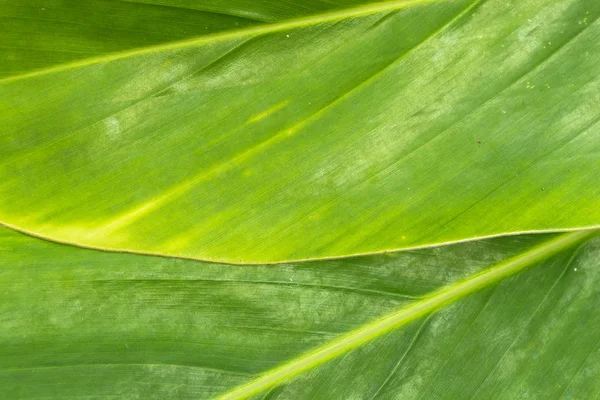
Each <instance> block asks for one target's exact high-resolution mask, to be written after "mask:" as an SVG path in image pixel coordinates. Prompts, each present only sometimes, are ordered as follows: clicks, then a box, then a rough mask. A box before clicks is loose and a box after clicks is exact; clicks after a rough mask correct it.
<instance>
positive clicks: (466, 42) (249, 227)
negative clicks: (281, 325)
mask: <svg viewBox="0 0 600 400" xmlns="http://www.w3.org/2000/svg"><path fill="white" fill-rule="evenodd" d="M79 3H80V2H77V5H75V3H73V2H69V1H63V2H57V1H55V2H54V3H53V2H52V1H50V2H48V4H55V5H61V6H64V7H65V8H68V9H69V12H68V13H64V14H61V15H62V16H61V17H60V18H63V19H66V20H67V21H70V23H67V22H65V21H63V20H61V19H57V18H59V17H58V15H56V14H54V15H51V14H50V11H51V7H50V6H49V7H48V8H47V9H46V10H41V9H40V10H34V9H35V8H36V7H38V6H40V8H46V7H44V6H42V5H41V3H38V2H35V1H33V0H28V1H27V2H23V3H22V5H18V6H15V5H8V4H7V3H4V2H3V3H0V12H1V13H2V14H3V15H6V17H4V18H5V19H6V20H8V21H10V24H16V25H14V26H17V27H19V28H18V29H24V30H25V29H26V30H28V32H30V33H31V34H27V35H25V34H23V35H17V34H16V33H15V34H13V33H10V32H8V33H7V32H4V33H2V35H4V36H3V38H4V39H3V40H5V41H6V43H7V46H13V47H18V48H20V49H21V50H22V52H21V53H19V54H21V55H19V54H16V53H15V56H14V57H15V60H14V62H13V63H12V64H10V63H8V64H7V67H6V68H4V69H3V71H4V73H5V75H10V76H9V77H7V78H5V79H4V80H2V81H0V129H1V130H0V221H2V222H3V223H5V224H7V225H9V226H12V227H14V228H17V229H21V230H24V231H27V232H30V233H32V234H36V235H39V236H43V237H48V238H51V239H53V240H55V241H62V242H68V243H73V244H77V245H81V246H88V247H96V248H104V249H116V250H125V251H133V252H146V253H153V254H163V255H169V256H179V257H187V258H196V259H205V260H213V261H225V262H230V263H265V262H281V261H289V260H303V259H319V258H331V257H341V256H348V255H354V254H364V253H377V252H383V251H386V250H394V249H405V248H414V247H417V246H426V245H435V244H440V243H448V242H454V241H463V240H471V239H475V238H481V237H486V236H492V235H503V234H508V233H518V232H532V231H546V230H571V229H576V228H582V227H592V226H598V225H600V180H599V177H600V164H599V163H598V159H599V154H600V122H599V118H600V81H599V79H600V67H599V66H600V58H599V57H600V40H598V38H599V37H600V24H599V23H598V22H597V18H598V16H599V15H600V3H599V2H598V1H596V0H559V1H556V0H528V1H519V2H509V1H506V0H502V1H500V0H485V1H484V0H479V1H467V0H445V1H411V2H406V1H402V2H399V1H391V2H384V3H366V2H356V3H354V2H353V3H352V4H351V3H350V2H347V3H340V2H338V3H339V4H338V5H333V4H330V5H327V4H326V2H317V1H313V2H306V3H304V2H294V1H287V2H283V1H281V2H266V1H265V2H234V1H226V2H221V1H219V2H210V1H202V2H192V1H188V2H184V1H181V2H177V4H175V2H170V1H167V0H164V1H162V2H160V3H161V4H160V5H157V4H158V3H159V2H158V1H156V2H154V3H156V4H137V3H133V2H109V1H104V2H98V3H97V4H98V6H97V7H98V14H95V16H93V15H92V14H93V13H91V12H90V10H89V8H90V7H95V6H93V5H92V2H89V3H87V5H82V4H79ZM84 3H85V2H84ZM242 3H244V4H242ZM245 3H252V4H250V5H247V4H246V5H245ZM93 4H96V2H94V3H93ZM268 4H270V5H271V6H272V7H271V8H269V7H267V5H268ZM170 6H173V7H170ZM188 7H191V8H194V9H196V11H193V10H188V9H187V8H188ZM59 9H60V8H59ZM119 10H122V11H123V12H122V13H120V12H119V13H117V11H119ZM257 10H261V12H258V11H257ZM34 11H35V12H34ZM138 12H139V14H137V13H138ZM43 13H47V14H43ZM111 13H112V14H114V15H118V16H119V17H118V18H117V17H115V20H114V21H115V22H114V26H115V30H114V31H111V32H110V33H109V34H108V35H107V36H106V39H102V40H101V39H98V37H99V35H97V30H98V29H100V28H99V27H98V26H99V25H98V24H100V22H99V21H104V22H103V23H107V22H106V18H104V17H103V16H104V15H108V14H111ZM169 13H171V14H169ZM112 14H111V15H112ZM167 14H169V15H171V16H170V17H168V18H167V17H166V16H167ZM217 14H219V16H217ZM225 14H227V15H230V16H227V15H225ZM46 15H49V16H46ZM136 15H137V16H139V18H136ZM184 15H185V16H184ZM169 18H171V19H174V20H175V21H183V22H185V21H184V19H185V18H188V20H186V21H187V22H186V23H181V24H176V23H174V24H169V23H168V22H167V21H168V20H170V19H169ZM195 18H196V19H197V21H198V22H199V21H204V20H211V21H213V22H214V24H213V25H211V26H212V28H210V29H208V30H209V31H210V32H209V34H207V35H206V36H198V35H202V32H199V31H198V29H200V30H201V28H202V25H201V24H200V23H198V24H196V19H195ZM239 18H246V19H245V20H243V21H239ZM49 19H57V22H55V24H56V25H51V24H50V22H49ZM252 19H258V20H260V21H251V20H252ZM150 20H152V21H155V20H156V21H162V22H160V23H149V22H148V23H147V22H145V21H150ZM236 23H240V25H239V26H238V25H235V24H236ZM119 24H120V25H119ZM190 24H191V25H198V26H195V27H193V26H190ZM9 26H13V25H9ZM127 26H129V27H130V28H131V29H130V30H140V29H141V31H140V33H139V34H136V35H134V34H132V32H131V31H128V30H127V29H129V28H127ZM204 26H206V25H204ZM117 28H118V29H117ZM142 28H143V29H142ZM52 29H55V32H56V34H55V35H53V34H52V32H53V31H52ZM102 29H103V31H105V29H104V28H102ZM149 29H155V30H156V32H157V33H156V35H154V36H152V35H147V34H146V31H147V30H149ZM8 30H10V29H8ZM15 32H16V31H15ZM11 35H13V36H11ZM53 37H54V39H53ZM66 37H70V38H71V39H72V41H69V40H71V39H69V40H66V39H65V38H66ZM121 37H123V40H121V39H120V38H121ZM10 38H12V39H10ZM90 38H94V39H95V40H101V43H98V44H97V45H94V44H93V43H91V42H90V40H92V39H90ZM180 39H181V41H177V40H180ZM144 40H146V41H145V42H144ZM174 40H175V41H174ZM67 43H68V44H69V46H73V47H71V49H72V51H74V52H79V51H82V50H81V49H83V48H89V49H90V52H91V53H93V54H90V55H89V57H87V56H81V54H79V55H75V56H73V57H71V56H65V55H64V54H62V53H61V54H58V53H57V55H56V57H54V58H53V56H52V57H51V56H50V55H49V52H51V51H54V50H57V49H58V48H59V47H61V46H62V44H65V47H66V44H67ZM77 43H79V44H77ZM37 44H39V46H41V47H40V49H46V50H48V52H44V51H46V50H44V51H42V50H40V52H37V50H35V49H37V48H36V47H35V45H37ZM78 46H79V47H78ZM23 49H27V50H23ZM21 50H19V51H21ZM34 50H35V51H34ZM69 51H71V50H69ZM19 57H21V58H19ZM69 57H71V58H69ZM25 59H27V60H29V61H23V60H25ZM19 60H22V61H19ZM30 61H31V62H30ZM63 61H64V62H67V63H66V64H61V63H62V62H63ZM69 62H70V63H69ZM32 70H35V72H30V71H32ZM28 71H29V72H28Z"/></svg>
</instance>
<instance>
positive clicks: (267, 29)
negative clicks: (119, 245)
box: [0, 0, 454, 84]
mask: <svg viewBox="0 0 600 400" xmlns="http://www.w3.org/2000/svg"><path fill="white" fill-rule="evenodd" d="M452 1H454V0H393V1H383V2H377V3H372V4H367V5H363V6H359V7H354V8H348V9H345V10H339V11H331V12H327V13H322V14H316V15H311V16H308V17H301V18H294V19H289V20H285V21H281V22H275V23H271V24H264V25H258V26H253V27H248V28H241V29H237V30H231V31H226V32H222V33H215V34H209V35H203V36H197V37H193V38H188V39H183V40H179V41H174V42H168V43H161V44H157V45H153V46H146V47H141V48H135V49H130V50H125V51H121V52H115V53H110V54H105V55H102V56H98V57H89V58H84V59H81V60H77V61H74V62H69V63H64V64H59V65H55V66H52V67H49V68H43V69H39V70H36V71H31V72H27V73H24V74H20V75H15V76H9V77H7V78H3V79H0V84H3V83H9V82H14V81H19V80H22V79H27V78H33V77H37V76H43V75H47V74H51V73H55V72H61V71H66V70H70V69H75V68H80V67H85V66H89V65H94V64H100V63H104V62H109V61H115V60H119V59H123V58H128V57H134V56H139V55H144V54H151V53H157V52H161V51H168V50H176V49H181V48H186V47H191V46H197V45H202V44H208V43H213V42H219V41H224V40H230V39H237V38H242V37H245V36H258V35H264V34H268V33H275V32H282V31H286V30H291V29H295V28H302V27H307V26H311V25H317V24H322V23H327V22H334V21H339V20H343V19H350V18H355V17H360V16H366V15H371V14H377V13H380V12H386V11H394V10H399V9H402V8H407V7H410V6H414V5H419V4H428V3H441V2H452Z"/></svg>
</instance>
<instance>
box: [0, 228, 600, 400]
mask: <svg viewBox="0 0 600 400" xmlns="http://www.w3.org/2000/svg"><path fill="white" fill-rule="evenodd" d="M557 237H559V236H556V235H534V236H516V237H506V238H498V239H490V240H484V241H477V242H471V243H464V244H457V245H452V246H444V247H438V248H431V249H421V250H418V251H408V252H403V253H392V254H382V255H376V256H365V257H355V258H347V259H341V260H331V261H315V262H306V263H295V264H282V265H278V266H232V265H223V264H211V263H203V262H197V261H186V260H176V259H169V258H161V257H148V256H140V255H126V254H119V253H110V252H103V251H94V250H86V249H78V248H73V247H70V246H64V245H60V244H55V243H51V242H47V241H43V240H39V239H34V238H31V237H28V236H25V235H22V234H19V233H16V232H13V231H11V230H8V229H2V230H1V231H0V287H2V290H1V291H0V316H1V323H0V387H1V388H2V389H3V392H4V393H6V394H7V395H8V398H11V399H33V398H39V397H50V398H68V397H76V398H82V397H86V398H98V399H99V398H115V399H132V398H145V399H185V398H190V399H198V398H210V397H215V396H218V395H220V394H224V393H225V392H227V391H229V390H232V389H234V388H235V387H238V386H240V385H243V384H245V383H246V382H249V381H252V380H253V379H256V378H257V377H259V376H260V375H261V374H262V373H264V372H265V371H268V370H271V369H273V368H276V367H279V366H281V365H285V364H286V363H287V362H289V361H290V360H291V359H293V358H294V357H297V356H298V355H300V354H302V353H305V352H307V351H311V349H313V348H315V347H318V346H323V345H327V343H330V342H332V341H335V340H337V339H338V338H339V337H340V335H343V334H345V333H346V332H349V331H352V330H354V329H357V328H361V327H362V326H365V325H366V324H369V323H370V322H372V321H374V320H376V319H378V318H380V317H381V316H383V315H387V314H390V313H394V312H397V310H401V309H403V308H406V307H409V306H411V305H413V304H415V303H419V302H422V301H423V300H424V299H426V298H427V296H428V294H429V293H432V292H436V291H437V290H439V289H440V288H443V287H449V286H452V285H455V284H457V283H459V282H464V281H468V280H469V279H473V277H475V276H477V275H478V274H479V273H481V272H484V271H487V270H488V269H489V268H490V267H494V266H495V265H499V264H501V263H503V262H505V261H506V260H508V259H514V258H518V257H519V256H520V255H521V256H522V255H523V254H525V253H526V252H528V251H529V250H530V249H532V248H540V247H543V246H544V245H545V244H546V243H550V242H551V241H552V240H555V238H557ZM599 257H600V242H599V241H598V240H593V241H591V242H589V243H587V244H585V245H584V246H583V247H582V248H581V249H580V250H576V248H575V247H573V248H570V249H567V250H564V251H562V252H561V253H559V254H557V255H555V256H553V258H551V259H549V260H548V261H545V262H542V263H541V265H539V266H538V267H537V268H534V269H529V270H527V271H525V272H523V273H521V274H520V275H518V276H515V277H513V278H509V279H507V280H505V281H503V282H502V283H501V284H500V285H497V286H494V287H490V288H489V289H486V290H484V291H482V292H479V293H478V294H475V295H472V296H466V297H465V298H464V299H461V300H460V301H458V302H455V303H453V304H451V305H448V306H447V307H445V308H444V309H442V310H441V311H440V312H439V313H437V314H434V315H433V316H430V317H427V318H425V319H422V320H417V321H416V322H413V323H411V324H410V325H407V326H403V327H401V328H399V329H397V330H396V331H394V332H392V333H389V334H386V335H382V336H381V337H380V338H378V339H376V340H375V341H373V342H371V343H370V344H367V345H365V346H361V347H359V348H357V349H355V350H354V351H352V352H350V353H347V354H346V355H345V356H343V357H342V358H339V359H337V360H334V361H331V362H330V363H326V364H323V365H321V366H318V367H317V368H314V369H311V370H310V371H307V372H306V373H305V375H301V376H300V378H299V380H298V381H295V382H292V383H290V384H288V385H284V386H280V387H278V388H277V389H274V390H273V391H272V392H271V393H270V394H269V395H268V396H267V398H282V399H297V398H317V399H320V398H323V399H332V398H334V399H335V398H339V399H346V398H353V397H358V398H370V396H375V395H376V396H377V397H378V398H382V399H386V398H395V396H397V395H398V393H401V394H404V395H406V396H408V397H414V396H415V394H416V393H419V394H420V395H425V397H424V398H430V397H431V396H438V397H439V398H448V399H451V398H456V396H455V394H456V393H464V394H469V395H473V396H476V397H474V398H481V397H480V396H483V397H484V398H488V397H487V395H488V394H489V395H490V396H491V395H492V394H494V396H496V397H493V396H491V397H489V398H514V394H515V393H521V392H526V391H529V393H548V395H549V396H555V397H557V394H560V392H561V391H564V392H565V393H567V392H568V393H573V394H574V395H575V394H579V395H580V396H581V395H582V394H584V393H593V390H595V387H594V385H595V384H596V383H595V382H596V381H595V380H593V379H587V377H588V376H590V374H593V373H594V371H597V370H598V358H597V357H598V355H597V353H594V351H595V350H594V349H595V348H594V346H596V345H597V343H595V342H594V340H597V337H598V334H599V333H598V326H600V325H599V324H598V322H599V320H598V318H599V316H598V314H597V313H595V312H594V311H593V310H594V304H597V302H598V300H599V299H598V294H597V291H596V290H595V289H594V288H595V285H597V283H598V279H600V274H599V270H600V269H599V267H600V265H599ZM544 376H546V377H547V376H552V381H553V382H556V384H555V385H552V388H548V387H546V386H547V383H546V386H541V385H542V383H543V382H547V381H546V380H545V379H543V377H544ZM571 381H572V382H577V383H576V384H575V383H570V382H571ZM498 388H501V390H500V389H498ZM477 390H479V391H480V392H478V393H477V392H476V391H477ZM586 391H587V392H586ZM429 394H431V396H430V395H429ZM269 396H271V397H269ZM444 396H446V397H444ZM547 398H551V397H547ZM576 398H584V397H576Z"/></svg>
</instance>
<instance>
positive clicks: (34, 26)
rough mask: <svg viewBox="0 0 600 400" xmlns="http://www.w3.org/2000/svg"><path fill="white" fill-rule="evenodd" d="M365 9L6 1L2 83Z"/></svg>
mask: <svg viewBox="0 0 600 400" xmlns="http://www.w3.org/2000/svg"><path fill="white" fill-rule="evenodd" d="M367 4H369V2H368V1H360V0H358V1H352V0H348V1H338V2H336V3H332V2H327V1H321V0H307V1H302V2H293V1H292V2H291V1H286V0H275V1H273V0H260V1H250V2H249V1H241V0H239V1H236V0H234V1H231V0H229V1H221V0H201V1H200V0H183V1H182V0H145V1H143V0H94V1H78V0H16V1H9V0H6V1H5V0H3V1H1V2H0V26H1V28H0V43H1V46H0V48H1V49H2V54H1V55H0V77H2V76H11V75H18V74H21V73H25V72H28V71H31V70H37V69H42V68H44V67H49V66H52V65H57V64H62V63H67V62H73V61H76V60H81V59H85V58H90V57H95V56H100V55H103V54H108V53H114V52H119V51H125V50H130V49H133V48H139V47H145V46H151V45H157V44H162V43H168V42H173V41H178V40H184V39H188V38H191V37H199V36H209V35H214V34H218V33H223V32H229V31H234V30H241V29H247V28H251V27H255V26H259V25H263V24H265V23H274V22H281V21H286V20H290V19H298V18H306V17H309V16H311V15H315V14H323V13H328V12H332V11H338V10H346V9H355V8H357V7H361V6H365V5H367Z"/></svg>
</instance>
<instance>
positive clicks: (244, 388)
mask: <svg viewBox="0 0 600 400" xmlns="http://www.w3.org/2000/svg"><path fill="white" fill-rule="evenodd" d="M599 232H600V231H597V230H583V231H577V232H571V233H566V234H563V235H561V236H559V237H557V238H555V239H552V240H549V241H547V242H546V243H543V244H541V245H540V246H537V247H535V248H533V249H531V250H529V251H527V252H525V253H523V254H521V255H519V256H516V257H514V258H512V259H509V260H507V261H504V262H502V263H500V264H497V265H495V266H494V267H491V268H489V269H487V270H486V271H484V272H481V273H478V274H476V275H473V276H471V277H469V278H467V279H465V280H463V281H461V282H457V283H454V284H452V285H449V286H447V287H445V288H442V289H440V290H438V291H435V292H433V293H432V294H431V295H430V296H428V297H426V298H424V299H422V300H420V301H416V302H414V303H412V304H410V305H409V306H406V307H403V308H401V309H399V310H397V311H395V312H393V313H391V314H388V315H386V316H384V317H382V318H380V319H378V320H376V321H374V322H371V323H369V324H366V325H364V326H362V327H360V328H358V329H356V330H354V331H352V332H350V333H348V334H346V335H344V336H342V337H341V338H337V339H334V340H332V341H330V342H328V343H326V344H324V345H322V346H320V347H318V348H315V349H313V350H312V351H309V352H307V353H305V354H303V355H301V356H299V357H298V358H295V359H293V360H291V361H288V362H287V363H285V364H283V365H281V366H279V367H276V368H274V369H271V370H269V371H267V372H265V373H264V374H262V375H260V376H258V377H257V378H255V379H253V380H251V381H249V382H247V383H246V384H243V385H240V386H237V387H234V388H233V389H231V390H230V391H228V392H227V393H225V394H223V395H221V396H219V397H218V398H217V399H218V400H234V399H235V400H238V399H245V398H248V397H250V396H253V395H256V394H258V393H260V392H262V391H264V390H266V389H269V388H271V387H274V386H277V385H279V384H280V383H282V382H283V381H285V380H287V379H289V378H292V377H294V376H296V375H299V374H301V373H303V372H306V371H308V370H311V369H313V368H315V367H317V366H319V365H321V364H323V363H325V362H327V361H329V360H331V359H333V358H335V357H337V356H339V355H341V354H342V353H345V352H347V351H350V350H352V349H355V348H357V347H359V346H361V345H363V344H365V343H367V342H370V341H372V340H374V339H376V338H378V337H380V336H382V335H384V334H386V333H388V332H390V331H392V330H394V329H397V328H400V327H402V326H404V325H406V324H408V323H409V322H412V321H414V320H416V319H418V318H420V317H423V316H425V315H427V314H429V313H431V312H434V311H436V310H438V309H440V308H442V307H444V306H446V305H448V304H451V303H454V302H455V301H458V300H460V299H462V298H464V297H466V296H468V295H470V294H472V293H475V292H477V291H479V290H481V289H483V288H485V287H488V286H490V285H492V284H495V283H497V282H499V281H501V280H503V279H505V278H507V277H509V276H512V275H515V274H517V273H519V272H521V271H523V270H524V269H526V268H527V267H530V266H532V265H533V264H535V263H537V262H540V261H543V260H544V259H546V258H549V257H550V256H552V255H555V254H557V253H558V252H560V251H562V250H565V249H568V248H570V247H572V246H574V245H577V244H581V243H583V242H584V241H586V240H587V239H590V238H591V237H593V236H595V235H596V234H598V233H599Z"/></svg>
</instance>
